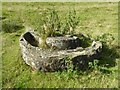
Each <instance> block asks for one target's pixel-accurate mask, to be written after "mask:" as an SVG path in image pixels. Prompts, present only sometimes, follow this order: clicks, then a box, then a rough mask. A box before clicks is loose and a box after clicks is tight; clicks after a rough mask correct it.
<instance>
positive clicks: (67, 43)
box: [19, 31, 102, 71]
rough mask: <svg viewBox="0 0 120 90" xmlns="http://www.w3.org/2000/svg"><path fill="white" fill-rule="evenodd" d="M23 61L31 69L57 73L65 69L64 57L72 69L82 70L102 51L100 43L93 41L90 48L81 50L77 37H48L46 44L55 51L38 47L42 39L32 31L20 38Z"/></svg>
mask: <svg viewBox="0 0 120 90" xmlns="http://www.w3.org/2000/svg"><path fill="white" fill-rule="evenodd" d="M19 41H20V48H21V53H22V57H23V60H24V61H25V63H26V64H28V65H29V66H31V67H32V68H33V69H36V70H42V71H57V70H63V69H67V65H66V61H65V59H64V58H65V57H70V58H71V61H72V64H73V65H74V67H78V68H80V69H84V68H85V67H86V66H87V65H88V62H89V61H90V60H92V59H94V58H97V57H98V56H99V54H100V52H101V50H102V43H101V42H99V41H93V42H92V44H91V46H89V47H86V48H82V47H80V46H81V43H80V40H79V38H78V37H77V36H70V35H68V36H64V37H48V38H47V39H46V44H47V45H48V46H49V47H56V48H57V49H55V50H53V49H51V48H50V49H43V48H40V47H39V44H41V42H42V39H41V37H39V36H37V35H36V34H35V33H34V32H33V31H28V32H25V33H24V34H22V35H21V37H20V40H19Z"/></svg>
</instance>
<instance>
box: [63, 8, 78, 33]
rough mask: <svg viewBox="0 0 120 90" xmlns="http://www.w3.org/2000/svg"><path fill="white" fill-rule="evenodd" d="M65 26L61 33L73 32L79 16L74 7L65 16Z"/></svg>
mask: <svg viewBox="0 0 120 90" xmlns="http://www.w3.org/2000/svg"><path fill="white" fill-rule="evenodd" d="M65 21H66V22H65V27H64V29H63V30H64V31H63V34H74V33H75V29H76V27H77V26H78V24H79V21H80V17H79V16H77V14H76V11H75V9H74V10H73V11H69V13H68V15H67V17H66V18H65Z"/></svg>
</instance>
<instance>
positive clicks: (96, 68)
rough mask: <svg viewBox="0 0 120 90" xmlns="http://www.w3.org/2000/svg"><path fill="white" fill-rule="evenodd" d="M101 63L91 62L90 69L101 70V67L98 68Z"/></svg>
mask: <svg viewBox="0 0 120 90" xmlns="http://www.w3.org/2000/svg"><path fill="white" fill-rule="evenodd" d="M98 63H99V61H98V60H96V59H95V60H94V61H93V62H89V67H90V68H92V69H95V70H99V69H100V67H99V66H98Z"/></svg>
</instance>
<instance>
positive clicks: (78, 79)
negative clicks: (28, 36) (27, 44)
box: [0, 2, 120, 88]
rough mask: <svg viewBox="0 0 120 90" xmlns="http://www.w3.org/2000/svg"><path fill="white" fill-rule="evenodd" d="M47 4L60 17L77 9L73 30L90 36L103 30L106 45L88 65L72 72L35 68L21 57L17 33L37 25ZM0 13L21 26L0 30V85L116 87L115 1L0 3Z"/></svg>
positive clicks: (36, 27)
mask: <svg viewBox="0 0 120 90" xmlns="http://www.w3.org/2000/svg"><path fill="white" fill-rule="evenodd" d="M51 5H55V7H56V9H57V10H58V11H59V14H60V16H61V17H60V18H61V19H63V17H64V16H65V15H66V13H67V12H68V11H69V10H71V9H72V8H75V9H76V10H77V14H78V15H79V16H80V24H79V26H78V27H77V29H76V32H77V33H83V34H85V35H88V36H91V37H92V38H94V39H96V38H98V37H100V36H101V37H102V36H104V35H105V34H106V37H102V38H101V40H102V41H103V42H105V46H106V47H105V48H103V52H102V55H101V57H100V59H99V62H98V63H97V64H95V65H93V68H92V69H88V70H86V71H79V72H73V73H68V72H66V71H62V72H46V73H45V72H41V71H39V72H37V71H32V69H31V68H30V67H29V66H27V65H26V64H25V63H24V61H23V60H22V58H21V55H20V47H19V37H20V35H21V34H22V33H23V32H24V31H25V28H24V27H31V28H34V29H36V30H38V29H40V26H41V25H42V23H41V17H42V12H44V11H45V10H47V8H50V7H51ZM2 16H3V17H2V19H1V20H2V22H3V24H4V22H5V21H6V20H11V21H14V22H13V24H17V23H18V24H19V25H23V26H24V27H23V28H20V29H19V30H18V29H16V31H15V32H13V33H5V32H4V31H3V32H0V35H2V87H3V88H118V61H119V60H120V58H119V57H118V52H119V51H120V49H119V48H118V3H108V2H107V3H100V2H99V3H97V2H96V3H91V2H90V3H88V2H87V3H42V2H41V3H40V2H39V3H2ZM10 23H11V22H8V24H10ZM11 25H12V24H11ZM5 27H6V26H5ZM7 29H9V27H7ZM3 30H4V28H3ZM109 34H110V35H112V37H113V38H114V40H112V39H110V35H109Z"/></svg>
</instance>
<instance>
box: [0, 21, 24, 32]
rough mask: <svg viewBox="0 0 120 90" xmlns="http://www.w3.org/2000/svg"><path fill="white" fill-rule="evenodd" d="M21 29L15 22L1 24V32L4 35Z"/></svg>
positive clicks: (20, 24)
mask: <svg viewBox="0 0 120 90" xmlns="http://www.w3.org/2000/svg"><path fill="white" fill-rule="evenodd" d="M22 28H23V25H22V23H21V22H19V21H16V20H4V21H3V22H2V31H3V32H5V33H13V32H16V31H18V30H20V29H22Z"/></svg>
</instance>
